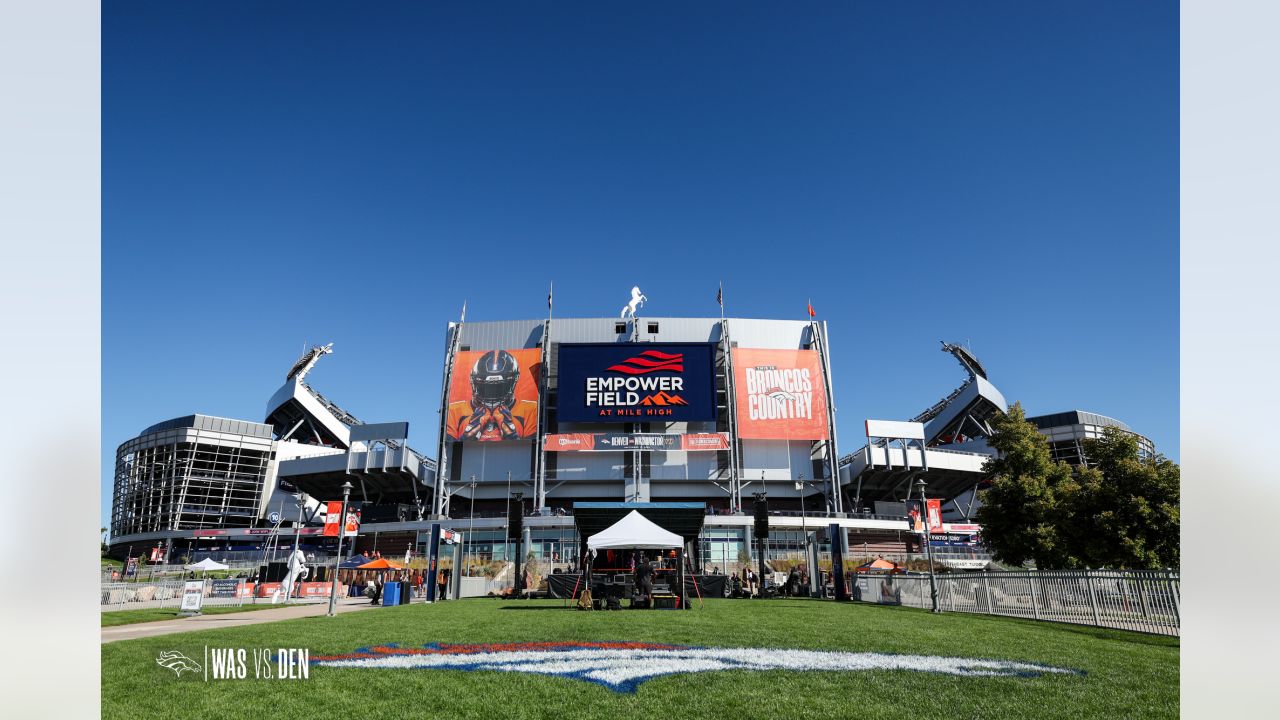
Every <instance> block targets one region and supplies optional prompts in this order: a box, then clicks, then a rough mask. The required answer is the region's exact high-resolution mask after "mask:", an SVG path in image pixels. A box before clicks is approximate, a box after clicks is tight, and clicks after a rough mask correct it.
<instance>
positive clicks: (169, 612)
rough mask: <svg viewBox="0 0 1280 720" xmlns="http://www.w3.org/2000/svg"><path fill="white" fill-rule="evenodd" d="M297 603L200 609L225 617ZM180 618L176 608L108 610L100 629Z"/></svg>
mask: <svg viewBox="0 0 1280 720" xmlns="http://www.w3.org/2000/svg"><path fill="white" fill-rule="evenodd" d="M296 604H298V603H289V604H288V605H285V604H279V605H271V604H269V603H264V604H262V605H240V606H236V605H212V606H209V607H206V608H202V609H201V611H200V612H201V613H202V614H204V615H226V614H227V613H238V612H249V611H252V610H279V609H280V608H282V607H289V606H291V605H296ZM179 617H182V615H181V614H180V613H179V611H178V610H177V609H176V608H144V609H142V610H109V611H106V612H103V613H102V627H112V626H115V625H133V624H135V623H145V622H156V621H159V620H176V619H177V618H179Z"/></svg>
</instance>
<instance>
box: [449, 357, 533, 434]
mask: <svg viewBox="0 0 1280 720" xmlns="http://www.w3.org/2000/svg"><path fill="white" fill-rule="evenodd" d="M519 380H520V364H519V363H517V362H516V359H515V357H514V356H513V355H512V354H511V353H509V352H507V351H505V350H490V351H489V352H487V353H484V354H483V355H481V356H480V359H478V360H476V364H475V366H474V367H472V369H471V400H470V401H466V400H459V401H456V402H452V403H449V417H448V425H447V426H446V428H447V432H448V434H449V437H451V438H453V439H455V440H516V439H518V438H523V437H529V436H530V435H533V434H534V432H536V431H537V429H538V403H536V402H534V401H532V400H516V383H517V382H518V381H519Z"/></svg>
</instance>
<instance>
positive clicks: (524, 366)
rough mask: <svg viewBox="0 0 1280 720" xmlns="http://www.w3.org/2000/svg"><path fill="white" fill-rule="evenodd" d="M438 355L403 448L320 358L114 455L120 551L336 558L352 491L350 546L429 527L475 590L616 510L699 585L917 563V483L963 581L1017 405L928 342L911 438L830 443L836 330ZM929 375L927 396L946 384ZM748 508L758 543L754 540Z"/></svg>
mask: <svg viewBox="0 0 1280 720" xmlns="http://www.w3.org/2000/svg"><path fill="white" fill-rule="evenodd" d="M445 340H446V342H445V347H446V352H445V355H444V357H443V358H442V363H441V376H442V383H441V397H440V405H439V412H440V417H441V418H442V422H441V426H440V430H439V435H438V439H437V442H436V443H435V444H434V445H433V446H432V447H429V448H417V449H414V448H410V447H408V445H407V444H406V442H405V438H406V437H407V425H406V424H405V423H367V422H364V421H362V420H361V419H359V418H357V417H356V416H355V415H353V414H352V413H351V412H348V411H347V410H344V409H343V408H342V407H340V406H339V405H338V404H337V403H336V402H334V401H333V400H331V399H329V398H327V397H325V396H324V395H323V394H321V393H320V392H318V391H317V390H316V389H314V388H313V387H312V384H311V382H309V378H311V376H312V374H313V372H314V371H315V369H316V367H317V364H318V363H320V362H321V360H322V358H324V357H325V356H326V355H329V354H331V353H333V345H332V344H329V345H324V346H316V347H313V348H311V349H310V350H308V351H307V352H305V353H304V354H303V356H302V357H300V358H299V359H298V360H297V361H296V362H295V363H294V364H293V365H292V366H290V367H289V368H288V370H287V372H286V373H285V378H284V383H283V385H282V386H281V387H279V388H278V389H276V390H275V392H274V393H272V394H271V395H270V398H269V400H268V401H267V404H266V408H265V412H264V413H263V415H262V416H261V422H258V421H248V420H234V419H226V418H216V417H210V416H205V415H199V414H193V415H189V416H185V417H180V418H175V419H172V420H168V421H164V422H160V423H157V424H155V425H153V426H151V427H148V428H146V429H145V430H143V431H142V432H141V433H140V434H139V435H138V436H137V437H135V438H132V439H129V440H127V441H125V442H124V443H122V444H121V445H120V446H119V449H118V451H117V454H116V464H115V475H114V488H113V497H112V510H111V522H110V530H111V541H110V542H111V546H110V553H111V554H112V555H114V556H116V557H126V556H128V557H132V556H134V555H140V554H143V555H144V556H148V557H149V559H150V560H151V561H152V562H156V563H164V564H169V563H176V562H178V561H179V559H181V558H186V560H187V561H195V560H199V559H201V558H203V557H210V556H212V557H216V558H217V559H219V560H223V561H227V560H232V561H243V562H245V563H249V562H257V561H259V560H266V559H268V558H267V554H268V553H270V554H271V555H272V556H274V554H275V553H276V552H277V551H278V550H280V549H282V548H288V547H291V546H292V545H293V544H294V543H295V542H297V543H298V545H299V546H300V547H301V549H303V550H304V551H306V552H308V553H311V554H313V555H319V556H320V557H324V556H330V557H331V556H332V553H333V551H334V547H333V545H334V542H335V540H334V538H331V537H327V536H326V535H325V533H324V523H325V520H326V516H327V510H328V506H327V503H329V502H334V501H340V500H341V499H342V497H343V489H342V488H343V485H344V483H348V482H349V483H350V484H351V491H350V500H351V502H352V505H353V507H354V508H356V509H357V511H358V513H359V515H360V531H359V535H358V537H357V538H356V540H355V542H354V547H344V549H343V550H344V553H343V554H344V555H346V554H347V553H349V552H356V553H375V552H376V553H381V554H385V555H389V556H390V555H396V556H398V555H405V554H406V553H409V554H413V555H421V554H424V553H425V552H426V549H427V548H426V546H427V544H428V542H429V540H430V532H431V528H432V526H433V524H435V525H440V526H443V527H445V528H447V529H450V530H452V531H454V533H457V535H455V537H457V536H460V537H461V539H462V543H461V547H460V548H459V551H460V553H461V556H462V557H465V558H466V559H467V566H468V567H472V566H476V565H478V564H485V565H489V566H491V567H496V568H498V570H497V571H496V577H491V578H490V579H489V580H488V581H487V582H486V583H484V584H481V585H476V586H475V587H476V588H480V587H483V588H484V589H487V590H492V589H493V588H494V587H495V583H498V584H501V583H502V582H504V581H505V582H506V583H507V584H508V585H510V583H511V582H512V576H513V573H512V572H511V571H510V569H509V568H508V567H507V564H509V563H510V562H511V561H514V560H518V559H523V558H526V557H529V556H532V557H533V558H535V559H536V560H537V562H538V563H539V564H540V566H542V567H543V569H544V570H548V571H550V572H554V571H556V570H558V569H567V567H568V566H570V565H572V564H573V563H574V562H575V561H576V560H577V558H578V555H579V553H580V548H581V546H582V542H583V534H582V531H583V527H584V525H583V523H588V524H589V523H592V522H601V521H603V520H602V519H608V518H613V519H617V518H619V517H621V514H622V513H625V511H627V510H628V509H640V510H641V512H642V514H645V515H646V516H647V517H650V518H651V519H654V520H655V521H656V522H659V524H663V523H666V524H667V525H668V526H669V525H670V523H673V522H678V521H677V520H676V519H675V516H677V515H679V516H682V517H683V516H688V515H689V514H690V513H691V512H692V513H693V514H696V515H697V518H696V521H695V520H687V522H686V526H685V527H684V529H683V530H681V531H680V532H682V534H684V536H685V539H686V541H687V542H688V545H687V552H688V555H689V557H690V559H691V560H692V562H693V564H694V566H695V567H696V568H697V569H698V570H701V571H704V572H705V571H708V570H711V569H713V568H714V569H717V570H720V571H723V572H730V571H733V570H736V569H739V568H741V567H742V566H744V565H748V564H752V565H754V564H755V563H756V562H758V561H759V560H760V559H761V557H760V553H761V552H762V553H763V559H764V560H765V561H767V562H772V561H774V560H778V559H783V558H798V557H804V556H805V553H806V543H805V537H806V535H809V536H810V537H811V538H812V540H811V543H812V542H816V544H817V546H818V547H819V548H820V549H821V551H822V552H824V553H826V552H830V551H831V549H832V543H833V542H834V543H837V545H836V548H837V549H838V550H839V554H840V555H843V556H847V557H850V558H873V557H883V558H887V559H892V560H905V559H909V558H910V557H912V556H914V555H915V554H917V553H920V552H922V550H923V549H922V547H921V546H920V543H921V541H920V540H919V538H920V537H921V536H920V535H917V534H916V533H915V532H913V527H912V525H911V523H912V519H911V517H910V516H909V515H910V513H911V512H912V510H911V507H909V505H908V504H907V502H906V501H907V499H908V495H909V494H912V493H913V490H912V486H913V484H914V483H916V482H917V481H918V480H924V481H925V483H926V484H927V488H928V494H929V497H930V499H931V500H937V501H939V502H938V505H939V508H940V510H941V518H940V519H941V522H939V523H936V524H932V523H931V532H932V533H933V534H931V535H930V536H929V538H930V540H929V543H930V545H931V546H932V547H931V549H932V550H933V554H934V556H935V559H937V560H938V561H940V562H942V563H945V564H946V565H949V566H951V567H954V568H956V569H975V568H982V567H986V566H987V565H988V563H989V562H990V560H991V558H990V556H989V555H988V554H987V553H986V552H985V551H984V550H983V548H982V546H981V543H980V539H979V536H980V530H981V529H980V527H979V526H978V525H976V524H975V523H974V522H973V512H974V511H975V510H976V509H977V507H978V503H977V501H976V493H977V490H979V489H980V488H981V487H982V484H983V483H984V482H985V481H986V480H987V479H988V478H987V476H986V475H985V474H984V472H983V465H984V463H985V461H986V460H987V459H988V458H989V457H990V456H991V454H992V450H991V449H990V448H989V447H988V446H987V444H986V442H985V439H986V437H987V436H988V435H989V434H990V433H991V425H990V420H991V419H992V418H993V417H995V416H996V415H997V414H999V413H1002V412H1004V411H1005V410H1006V409H1007V403H1006V401H1005V399H1004V396H1003V394H1002V393H1001V392H1000V391H999V390H998V389H997V388H996V386H995V385H994V384H993V382H992V380H991V379H990V378H989V377H988V374H987V371H986V369H985V368H984V367H983V365H982V364H981V363H980V362H979V361H978V359H977V358H976V357H974V356H973V354H972V353H971V352H969V350H967V349H966V348H964V347H961V346H959V345H954V344H949V343H945V342H944V343H942V350H943V351H944V352H946V353H948V354H950V355H951V356H952V357H954V358H955V360H957V361H958V363H959V365H960V368H961V370H962V371H963V375H962V378H961V381H960V383H959V385H958V386H957V387H955V389H954V390H953V391H951V392H949V393H946V394H945V395H943V397H942V399H941V400H939V401H938V402H936V403H934V404H933V405H932V406H930V407H928V408H927V409H926V410H924V411H923V412H921V413H919V414H918V415H916V416H914V417H912V418H905V420H907V421H909V423H911V424H914V425H913V426H914V427H919V428H921V429H922V433H920V434H919V435H917V436H914V437H900V436H895V435H894V434H893V433H892V432H889V431H886V430H883V429H882V428H890V429H892V428H896V427H899V426H904V424H903V423H894V422H887V423H886V422H881V421H876V420H871V419H868V420H867V422H866V425H865V427H866V428H867V434H865V435H864V436H860V437H854V438H843V440H841V439H839V438H837V434H836V412H837V406H838V402H837V398H839V394H838V389H837V387H838V386H837V383H836V381H835V380H836V379H835V378H833V377H832V375H831V370H830V368H831V362H830V351H829V347H830V345H829V341H828V327H827V324H826V322H820V321H816V320H809V321H797V320H775V319H750V318H723V317H722V318H684V317H655V318H648V317H646V318H640V317H635V316H634V314H633V315H632V316H631V317H627V318H623V319H617V318H568V319H561V318H555V319H551V318H547V319H541V320H509V321H494V322H457V323H449V325H448V328H447V331H446V338H445ZM936 384H937V386H938V389H935V390H934V392H939V394H942V389H944V388H945V387H947V386H948V385H950V383H946V382H945V380H941V381H939V382H938V383H936ZM859 419H860V420H861V419H862V418H859ZM1036 420H1037V422H1038V424H1039V425H1040V427H1041V428H1042V432H1044V433H1045V434H1046V435H1048V436H1050V438H1051V439H1052V440H1053V441H1054V442H1055V445H1054V447H1055V448H1056V450H1055V452H1059V450H1060V454H1061V453H1066V452H1067V450H1069V449H1070V448H1075V449H1076V451H1077V452H1078V457H1079V458H1083V453H1082V450H1081V446H1080V444H1079V441H1080V439H1082V438H1085V437H1088V436H1090V435H1089V433H1092V434H1093V435H1096V433H1097V431H1098V429H1099V428H1100V427H1102V426H1105V425H1108V424H1112V425H1118V426H1121V427H1124V429H1126V430H1127V429H1128V428H1127V427H1125V426H1123V424H1122V423H1119V421H1114V420H1112V419H1110V418H1106V417H1104V416H1098V415H1095V414H1092V413H1082V412H1079V411H1076V412H1074V413H1058V414H1056V415H1048V416H1042V417H1041V418H1037V419H1036ZM1086 421H1087V423H1086ZM1082 423H1084V424H1082ZM872 433H879V435H876V434H872ZM1143 441H1144V442H1145V444H1144V448H1145V449H1146V451H1147V452H1154V447H1153V446H1151V445H1150V441H1147V440H1145V438H1143ZM842 442H843V447H842ZM1081 461H1083V460H1081ZM757 506H759V507H757ZM664 513H666V515H667V516H668V517H666V519H665V520H664V519H663V518H662V517H661V516H662V515H663V514H664ZM757 515H759V516H761V517H767V524H768V529H769V537H768V538H767V540H765V541H764V542H763V543H761V544H759V545H757V544H756V543H754V542H753V525H754V523H755V518H756V516H757ZM592 518H595V519H594V520H593V519H592ZM513 527H518V528H519V532H518V533H517V532H512V528H513ZM517 538H518V539H517ZM517 548H519V549H517ZM476 592H479V590H476Z"/></svg>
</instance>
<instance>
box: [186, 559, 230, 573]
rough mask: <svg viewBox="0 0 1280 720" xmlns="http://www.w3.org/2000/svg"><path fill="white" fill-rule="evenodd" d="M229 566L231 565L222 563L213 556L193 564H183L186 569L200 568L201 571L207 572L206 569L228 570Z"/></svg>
mask: <svg viewBox="0 0 1280 720" xmlns="http://www.w3.org/2000/svg"><path fill="white" fill-rule="evenodd" d="M228 567H229V566H227V565H223V564H222V563H220V562H218V561H217V560H214V559H212V558H205V559H203V560H201V561H200V562H198V563H195V564H193V565H183V566H182V568H183V569H184V570H199V571H200V572H205V571H206V570H226V569H227V568H228Z"/></svg>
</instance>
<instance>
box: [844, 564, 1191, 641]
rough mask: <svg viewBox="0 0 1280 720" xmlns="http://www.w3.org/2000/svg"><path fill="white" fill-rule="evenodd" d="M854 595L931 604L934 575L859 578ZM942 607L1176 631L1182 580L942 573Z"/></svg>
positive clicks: (1101, 573) (1101, 574) (1108, 573)
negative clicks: (930, 577)
mask: <svg viewBox="0 0 1280 720" xmlns="http://www.w3.org/2000/svg"><path fill="white" fill-rule="evenodd" d="M855 583H856V585H857V589H856V590H855V593H854V597H855V598H856V599H860V600H862V601H864V602H874V603H882V604H890V605H907V606H910V607H918V608H929V607H932V603H931V601H930V596H929V576H928V575H920V574H910V575H904V574H893V575H880V574H868V575H860V576H859V577H858V578H857V579H856V581H855ZM937 585H938V608H939V609H940V610H942V611H944V612H969V613H983V614H988V615H1004V616H1008V617H1020V618H1027V619H1030V620H1051V621H1054V622H1066V623H1076V624H1079V625H1094V626H1097V627H1107V628H1117V629H1120V630H1135V631H1138V632H1146V633H1154V634H1159V635H1175V636H1176V635H1178V634H1179V629H1180V626H1181V622H1180V614H1181V609H1180V600H1181V598H1180V596H1181V585H1180V581H1179V577H1178V574H1177V573H1174V572H1165V571H1131V570H1077V571H1061V572H1054V571H1044V572H1035V571H1027V572H997V573H987V572H982V573H946V574H942V575H938V576H937Z"/></svg>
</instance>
